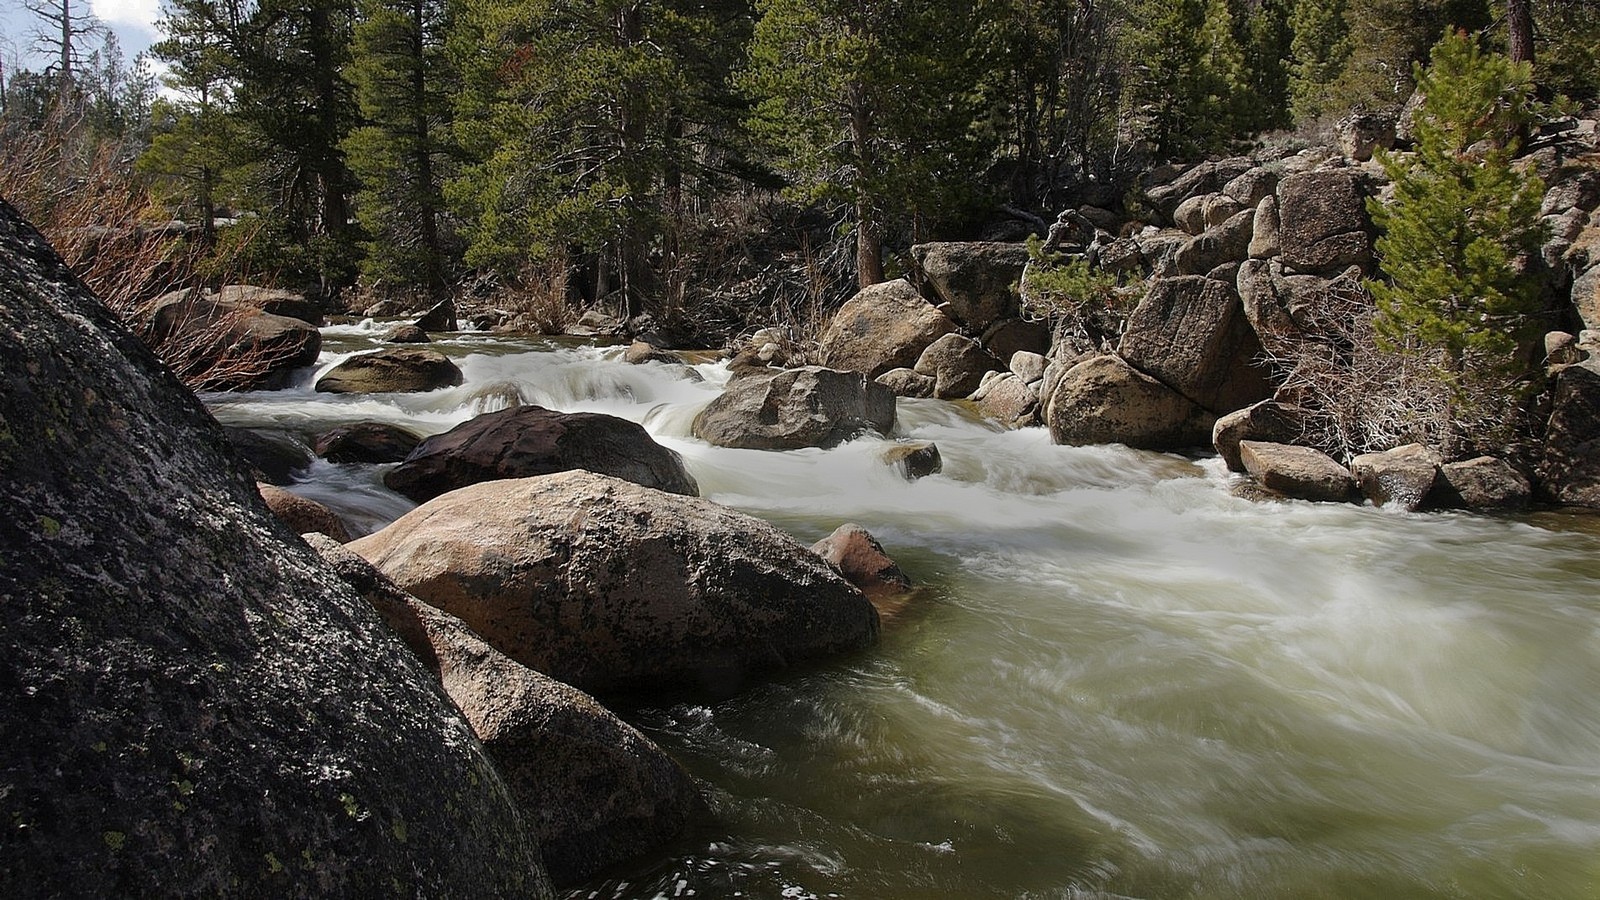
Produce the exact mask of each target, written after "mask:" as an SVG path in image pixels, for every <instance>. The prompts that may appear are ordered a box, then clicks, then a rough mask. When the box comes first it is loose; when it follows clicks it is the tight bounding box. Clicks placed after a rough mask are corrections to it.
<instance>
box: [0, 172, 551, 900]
mask: <svg viewBox="0 0 1600 900" xmlns="http://www.w3.org/2000/svg"><path fill="white" fill-rule="evenodd" d="M0 423H3V424H0V509H4V510H5V515H0V547H3V548H4V550H3V551H0V680H3V682H4V683H5V685H7V688H6V702H5V703H4V704H0V731H3V733H4V734H5V736H6V746H5V751H4V752H3V753H0V784H3V785H5V786H6V787H5V790H4V791H3V792H0V829H3V830H4V838H3V839H0V883H4V884H5V885H6V886H7V887H8V888H10V889H11V891H12V892H13V893H17V892H21V893H25V894H28V895H32V896H41V897H45V896H62V897H106V896H164V895H170V894H173V893H183V894H192V895H206V896H224V895H232V896H273V897H324V896H330V895H334V896H352V897H353V896H388V895H393V894H395V893H415V894H419V895H431V896H444V895H449V894H453V893H455V892H458V891H460V890H461V889H462V886H463V885H471V886H472V890H473V891H475V892H478V893H481V894H483V895H498V896H531V897H547V896H550V888H549V885H548V882H547V880H546V878H545V876H544V872H543V868H542V866H541V864H540V862H539V854H538V849H537V847H536V846H535V844H534V841H533V839H532V836H531V834H530V833H529V832H528V830H527V827H526V824H525V823H524V822H523V820H522V818H521V816H520V815H519V814H518V812H517V809H516V805H515V803H514V801H513V800H512V797H511V794H510V792H509V790H508V789H507V788H506V786H505V783H504V782H503V781H502V780H501V778H500V776H499V775H498V774H497V773H496V771H495V769H494V766H493V764H492V763H491V761H490V759H489V757H488V756H487V755H486V754H485V753H484V751H483V748H482V746H481V745H480V744H479V743H478V742H477V741H476V739H474V738H473V736H472V732H471V730H470V728H468V726H467V723H466V722H465V721H464V720H463V719H462V718H461V715H460V713H459V712H457V711H456V709H455V707H454V706H453V705H452V704H451V703H450V701H449V699H448V698H447V697H445V695H444V692H443V691H442V690H441V689H440V688H439V687H438V685H437V684H436V683H435V682H434V680H433V678H432V676H430V675H429V674H428V672H427V671H426V670H425V669H424V668H423V667H422V666H421V665H420V664H419V663H418V662H417V660H416V659H415V658H414V657H413V656H412V655H411V653H409V652H408V651H407V650H406V648H405V647H404V645H402V644H401V643H400V642H399V641H397V640H396V639H395V638H394V636H393V635H392V634H391V633H390V632H389V631H388V629H386V628H385V627H384V626H383V624H382V622H381V621H380V620H379V618H378V616H377V614H376V613H375V612H373V610H372V609H371V608H370V607H369V606H368V605H367V604H366V603H365V602H364V601H362V600H361V598H360V597H359V596H357V595H356V594H355V593H354V592H353V591H351V590H350V588H349V587H348V586H346V585H345V584H344V583H343V582H342V581H341V580H340V579H339V578H338V576H337V574H335V573H334V572H333V571H332V570H330V569H329V568H328V567H327V565H326V564H325V563H323V561H322V560H321V558H319V557H318V556H317V555H316V554H315V553H313V552H312V551H311V549H310V548H309V547H307V546H306V545H305V544H304V543H303V542H302V541H301V540H300V539H299V538H298V537H297V536H295V535H294V534H292V533H291V532H290V531H289V530H288V528H287V527H285V526H284V525H283V524H282V523H280V522H278V521H277V519H275V518H273V516H272V514H271V513H269V512H268V511H267V508H266V505H265V504H264V503H262V501H261V498H260V496H259V495H258V494H257V493H256V487H255V484H254V483H253V482H252V481H250V480H249V479H248V478H247V477H246V476H245V475H244V474H243V472H242V471H241V470H240V468H239V467H237V466H235V465H234V464H233V463H232V462H231V461H230V460H229V449H228V446H227V444H226V441H225V438H224V437H223V433H222V429H221V428H220V427H219V426H218V425H217V423H216V421H215V420H214V419H212V418H211V417H210V415H208V414H207V413H206V411H205V409H204V408H203V407H201V405H200V403H199V401H197V400H196V399H195V398H194V396H193V395H192V394H191V393H190V392H189V391H188V390H186V389H185V388H184V387H183V386H182V385H181V384H180V383H179V382H178V381H177V380H176V379H174V378H173V377H172V375H171V374H170V373H169V372H168V371H166V370H165V369H163V368H162V367H161V365H160V364H159V363H158V362H157V361H156V359H155V357H154V356H153V355H152V354H151V353H150V351H148V350H147V349H146V348H145V347H144V345H142V344H141V343H140V342H139V341H138V340H136V339H135V338H134V337H133V336H132V335H131V334H130V333H129V332H128V331H127V330H126V329H124V328H123V327H122V325H121V324H120V323H119V322H117V321H116V319H115V317H113V316H112V315H111V314H110V313H109V312H108V311H107V310H106V309H105V307H104V306H103V305H101V304H100V303H99V302H98V301H97V300H95V299H94V298H93V297H92V296H91V295H90V294H89V292H88V290H87V289H86V288H84V287H83V286H82V285H81V284H80V283H79V282H78V281H77V279H76V278H75V277H74V276H73V275H72V274H71V273H70V272H69V271H68V269H67V267H66V266H65V265H64V264H63V263H62V262H61V260H60V259H59V258H57V257H56V256H55V254H54V253H53V252H51V251H50V249H49V247H48V246H47V245H46V244H45V242H44V240H43V239H42V238H41V237H40V236H39V235H38V233H37V232H35V231H34V230H33V229H32V228H31V227H29V226H27V225H26V224H25V223H23V222H22V220H21V219H20V217H19V216H17V214H16V212H15V211H14V210H13V209H12V208H11V207H10V206H9V205H6V204H4V203H0Z"/></svg>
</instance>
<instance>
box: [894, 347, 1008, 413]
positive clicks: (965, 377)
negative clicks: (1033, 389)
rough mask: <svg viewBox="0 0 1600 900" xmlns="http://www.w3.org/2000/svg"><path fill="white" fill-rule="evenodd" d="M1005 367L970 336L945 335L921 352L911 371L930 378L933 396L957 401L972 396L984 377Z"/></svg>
mask: <svg viewBox="0 0 1600 900" xmlns="http://www.w3.org/2000/svg"><path fill="white" fill-rule="evenodd" d="M1004 368H1005V363H1003V362H1001V361H1000V360H998V359H996V358H994V356H992V355H991V354H990V353H989V352H988V351H987V350H984V349H983V346H982V345H981V344H979V343H978V342H977V341H975V340H973V339H972V338H969V337H962V336H961V335H959V334H947V335H945V336H944V337H942V338H939V339H938V340H937V341H934V342H933V343H932V344H930V345H928V349H926V350H924V351H922V355H921V356H919V357H917V364H916V366H915V367H914V371H915V372H916V373H917V374H918V375H926V376H928V377H929V378H932V379H933V396H934V397H936V398H938V399H940V400H960V399H963V398H965V397H970V396H972V392H973V391H976V390H977V389H978V385H980V384H982V383H983V376H984V375H986V374H988V373H990V372H997V371H999V370H1001V369H1004Z"/></svg>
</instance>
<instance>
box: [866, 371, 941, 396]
mask: <svg viewBox="0 0 1600 900" xmlns="http://www.w3.org/2000/svg"><path fill="white" fill-rule="evenodd" d="M873 380H874V381H876V382H877V383H879V384H881V385H883V386H884V387H886V388H888V389H889V390H891V391H893V392H894V395H895V396H896V397H912V398H916V399H926V398H929V397H932V396H933V389H934V386H935V385H936V384H938V381H937V380H935V379H934V378H933V376H931V375H923V374H921V373H919V372H918V371H917V370H915V369H890V370H889V371H887V372H885V373H883V374H882V375H879V376H878V377H877V378H874V379H873Z"/></svg>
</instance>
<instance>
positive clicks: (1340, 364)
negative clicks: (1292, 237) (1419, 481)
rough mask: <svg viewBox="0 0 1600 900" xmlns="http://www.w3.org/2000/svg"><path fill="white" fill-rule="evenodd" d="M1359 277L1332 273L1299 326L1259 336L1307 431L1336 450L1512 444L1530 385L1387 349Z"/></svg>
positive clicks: (1460, 452)
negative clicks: (1466, 378)
mask: <svg viewBox="0 0 1600 900" xmlns="http://www.w3.org/2000/svg"><path fill="white" fill-rule="evenodd" d="M1375 315H1376V307H1375V305H1374V303H1373V300H1372V296H1371V294H1369V293H1368V292H1367V291H1366V290H1365V288H1363V287H1362V286H1361V285H1360V284H1359V283H1355V282H1348V281H1336V282H1334V283H1333V284H1331V285H1330V286H1329V288H1328V290H1327V292H1326V294H1325V295H1324V297H1323V299H1322V302H1321V303H1317V304H1310V305H1308V306H1307V307H1306V308H1305V309H1304V310H1303V311H1302V312H1301V318H1300V320H1299V322H1298V324H1299V328H1297V329H1293V330H1286V332H1285V333H1278V334H1273V333H1270V331H1269V333H1267V334H1263V335H1262V344H1263V346H1264V348H1265V357H1266V362H1267V364H1268V365H1269V366H1271V367H1272V368H1273V369H1274V370H1275V371H1276V372H1277V373H1279V375H1280V376H1281V378H1282V382H1283V384H1282V387H1281V388H1279V390H1278V393H1277V399H1278V400H1280V401H1283V402H1287V403H1292V404H1295V405H1297V406H1300V407H1302V408H1303V409H1305V410H1307V411H1308V412H1309V413H1310V415H1309V416H1308V417H1307V420H1306V433H1305V435H1304V440H1305V442H1306V443H1308V444H1309V445H1311V446H1314V447H1317V448H1318V449H1320V450H1322V451H1324V452H1326V453H1328V454H1329V455H1330V456H1333V457H1334V458H1336V459H1341V460H1344V461H1349V460H1350V459H1351V458H1353V457H1355V456H1357V455H1359V454H1362V453H1370V452H1377V451H1383V450H1390V449H1393V448H1395V447H1398V446H1401V445H1404V444H1409V443H1419V444H1424V445H1426V446H1429V447H1433V448H1435V449H1438V450H1440V451H1441V452H1443V453H1444V454H1445V455H1446V456H1447V457H1449V458H1461V457H1464V456H1468V455H1472V454H1475V453H1480V452H1502V453H1503V452H1506V451H1507V450H1508V449H1514V448H1512V446H1511V445H1513V444H1514V443H1515V440H1516V437H1517V431H1518V423H1519V422H1521V421H1522V420H1523V416H1522V415H1521V414H1520V413H1521V408H1522V398H1523V397H1524V396H1525V395H1526V391H1525V390H1523V389H1522V388H1521V386H1519V385H1516V384H1509V383H1507V384H1501V383H1473V382H1462V381H1459V380H1454V379H1451V378H1448V377H1445V376H1444V374H1443V373H1444V372H1445V371H1446V369H1445V362H1446V361H1445V359H1444V357H1443V355H1442V354H1440V353H1437V352H1430V351H1427V350H1424V349H1422V348H1395V349H1386V348H1385V347H1383V346H1382V345H1381V343H1380V342H1379V340H1378V338H1377V334H1376V332H1375V330H1374V328H1373V319H1374V317H1375Z"/></svg>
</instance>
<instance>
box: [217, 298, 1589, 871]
mask: <svg viewBox="0 0 1600 900" xmlns="http://www.w3.org/2000/svg"><path fill="white" fill-rule="evenodd" d="M382 327H383V326H380V325H377V324H374V323H371V322H366V323H362V324H359V325H342V326H333V327H330V328H328V329H326V330H325V331H324V334H325V336H326V344H325V349H324V351H323V358H322V362H321V364H320V365H319V368H318V371H321V370H325V369H326V368H328V367H329V366H331V365H332V364H333V363H334V362H336V361H337V360H339V359H341V358H343V357H344V356H347V355H348V354H349V353H351V352H355V351H358V350H362V349H368V348H370V347H372V346H375V340H376V336H377V335H378V334H379V333H380V332H381V329H382ZM433 346H434V348H435V349H440V350H443V351H444V352H446V353H448V354H450V355H451V356H452V357H454V358H455V359H456V361H457V363H458V365H460V367H461V368H462V370H463V372H464V373H465V375H466V381H465V384H463V385H462V386H461V387H458V388H451V389H446V390H440V391H435V392H432V393H428V394H418V395H381V396H366V397H361V396H348V395H346V396H331V395H325V394H324V395H319V394H315V393H313V392H312V390H311V388H310V385H311V383H312V380H313V375H314V373H312V372H310V371H308V372H307V373H305V377H304V378H303V379H302V383H301V385H300V386H299V387H297V388H293V389H290V390H286V391H278V392H270V393H254V394H228V395H221V394H219V395H209V396H207V397H206V400H207V401H208V403H209V404H210V406H211V408H212V409H213V411H214V412H215V413H216V415H217V417H218V419H220V420H221V421H222V422H223V424H225V425H242V426H248V427H252V428H261V429H269V430H271V429H281V430H284V431H288V432H292V433H296V434H300V435H309V434H314V433H317V432H320V431H324V430H326V429H328V428H331V427H333V426H335V425H341V424H348V423H354V422H358V421H383V422H390V423H394V424H398V425H403V426H406V427H409V428H412V429H413V430H416V431H418V432H420V433H424V434H431V433H436V432H439V431H443V430H446V429H448V428H450V427H452V426H454V425H456V424H458V423H460V422H462V421H465V420H467V419H469V418H471V417H472V416H474V415H476V414H479V413H482V412H487V411H490V410H494V409H499V408H503V407H504V406H506V405H508V404H509V403H513V402H522V403H534V404H539V405H542V406H547V407H550V408H552V409H559V410H563V411H579V410H584V411H596V412H605V413H610V414H613V415H617V416H621V417H624V418H628V419H631V420H633V421H637V422H640V423H642V424H643V425H644V426H645V427H646V428H647V429H648V430H649V431H650V432H651V434H652V435H654V436H655V438H656V439H657V440H658V441H660V442H661V443H663V444H665V445H666V446H669V447H671V448H673V449H675V450H677V451H678V452H679V453H681V454H683V456H684V458H685V461H686V463H687V465H688V467H689V469H690V471H691V473H692V474H693V475H694V476H695V478H696V479H698V481H699V483H700V487H701V492H702V494H703V495H704V496H706V497H707V498H709V499H712V500H715V501H718V502H721V503H724V504H726V505H728V506H732V507H734V508H737V509H740V510H743V511H745V512H748V513H751V514H753V515H756V516H759V517H761V518H764V519H767V520H769V521H772V522H774V523H775V524H777V525H779V526H780V527H782V528H785V529H787V530H788V531H790V532H791V533H792V534H794V535H795V536H796V537H798V538H799V539H800V540H802V541H804V542H806V543H810V542H812V541H814V540H816V539H818V538H820V537H822V536H823V535H825V534H827V533H828V532H830V531H832V530H833V529H834V528H835V527H836V526H838V525H839V524H841V523H844V522H847V521H853V522H857V523H860V524H861V525H864V526H865V527H866V528H867V529H868V530H870V531H871V532H873V534H874V535H876V536H877V537H878V539H879V540H880V541H881V542H882V543H883V544H884V545H885V547H886V549H888V551H889V552H890V554H891V555H893V556H895V557H896V559H897V560H898V561H899V562H900V564H901V566H902V568H904V569H905V570H906V571H907V572H908V574H910V575H911V576H912V577H913V578H914V579H916V580H917V581H918V582H919V584H921V585H922V589H921V592H920V594H919V596H918V597H917V598H916V601H915V603H913V604H912V606H911V607H910V608H909V609H908V611H907V612H906V613H905V614H904V615H903V616H901V617H900V618H899V619H898V620H897V621H895V622H893V623H892V624H891V625H890V626H889V627H887V628H886V629H885V633H884V639H883V641H882V643H881V644H880V645H879V646H878V647H877V648H875V649H874V650H872V651H871V652H869V653H866V654H862V655H861V656H859V657H856V658H849V659H844V660H839V661H836V662H833V663H830V664H827V665H824V666H819V667H815V668H812V669H808V670H804V671H798V672H789V673H782V674H780V675H779V676H778V677H776V678H775V679H772V680H770V681H767V682H765V683H763V684H760V685H758V686H756V687H754V688H753V689H751V690H748V691H746V692H745V693H743V694H740V695H739V696H737V697H735V698H733V699H731V700H727V701H724V702H720V703H716V704H697V703H690V702H685V703H678V704H674V705H668V706H664V707H658V708H645V709H633V710H626V711H624V714H625V715H626V717H628V718H630V719H631V720H632V721H634V722H635V723H636V724H638V725H640V726H641V727H642V728H644V729H645V730H646V731H647V732H648V733H649V734H650V735H651V736H652V737H654V738H655V739H656V740H657V741H658V742H660V743H661V744H662V745H663V746H664V747H666V748H667V750H668V751H670V752H671V753H673V754H674V755H675V756H677V757H678V758H679V759H680V760H681V761H682V762H684V764H685V765H687V766H688V767H689V768H690V769H691V771H693V772H694V773H695V774H696V775H697V776H699V777H700V778H702V779H703V780H704V781H705V782H706V783H707V784H708V786H709V792H710V795H711V797H712V801H713V805H714V806H715V808H716V811H717V813H718V821H717V822H716V823H715V824H714V825H712V826H711V827H710V828H709V829H708V830H707V831H705V832H702V833H697V834H695V835H692V836H691V837H689V838H687V839H686V840H685V841H683V842H682V843H681V845H680V846H677V847H674V848H671V849H670V850H668V851H666V852H664V853H663V854H661V855H660V856H659V857H657V858H655V859H651V860H644V861H641V862H640V863H639V865H638V866H637V867H635V868H634V869H633V870H631V871H629V872H625V873H617V874H614V875H612V876H610V877H607V878H605V879H602V880H601V881H599V882H596V883H594V884H591V885H588V886H586V887H584V888H583V889H581V890H579V891H576V892H574V893H573V894H572V895H571V896H572V897H594V898H635V897H637V898H646V897H690V896H694V897H713V898H720V897H752V898H768V897H784V898H810V897H818V898H820V897H835V896H837V897H848V898H883V900H889V898H907V900H909V898H974V897H1037V898H1045V897H1148V898H1168V897H1185V898H1217V900H1221V898H1239V897H1301V898H1304V897H1329V898H1333V897H1337V898H1353V897H1372V898H1406V897H1473V898H1493V897H1540V898H1568V897H1570V898H1581V897H1589V898H1592V897H1596V896H1600V591H1597V590H1596V588H1597V586H1600V553H1597V551H1600V537H1596V536H1595V533H1594V532H1596V531H1600V529H1594V528H1592V527H1590V523H1589V522H1588V521H1586V520H1584V519H1582V518H1576V517H1567V516H1542V517H1533V518H1523V519H1497V518H1486V517H1478V516H1468V515H1461V514H1426V515H1408V514H1398V513H1392V512H1388V511H1382V510H1377V509H1373V508H1371V507H1356V506H1338V505H1312V504H1306V503H1282V504H1274V503H1266V504H1255V503H1251V502H1249V501H1246V500H1241V499H1236V498H1234V497H1232V496H1230V495H1229V493H1228V480H1229V476H1228V475H1227V474H1226V473H1225V472H1224V470H1223V468H1222V466H1221V465H1220V463H1218V462H1217V461H1216V460H1214V459H1204V460H1200V461H1198V462H1193V461H1190V460H1187V459H1184V458H1181V457H1177V456H1171V455H1161V454H1153V453H1144V452H1137V451H1130V450H1126V449H1122V448H1116V447H1093V448H1066V447H1056V446H1053V445H1051V443H1050V440H1049V436H1048V434H1047V433H1046V432H1045V431H1044V430H1043V429H1037V428H1036V429H1030V430H1025V431H1011V432H1007V431H1001V430H999V429H997V428H995V427H992V426H990V425H988V424H985V423H984V422H983V421H981V420H979V419H978V418H976V417H975V416H973V415H971V414H970V413H968V412H966V411H965V410H963V409H962V408H961V407H960V406H957V405H953V404H947V403H942V402H939V401H906V400H902V401H901V402H900V422H899V424H898V426H897V428H896V430H895V434H894V435H893V436H892V438H891V440H892V439H915V440H931V441H934V442H935V443H937V444H938V446H939V449H940V451H941V453H942V454H943V458H944V470H943V472H942V473H941V474H939V475H936V476H932V477H929V478H924V479H922V480H920V481H917V482H914V483H913V482H907V481H905V480H903V479H901V478H900V477H899V476H898V475H897V474H896V473H895V472H894V470H892V469H891V468H889V467H887V466H885V465H883V464H881V463H880V462H879V459H878V458H879V456H880V454H881V453H882V452H883V450H884V448H885V446H886V445H887V443H888V441H886V440H885V439H883V438H878V437H875V436H874V437H865V438H862V439H859V440H856V441H853V442H851V443H848V444H846V445H844V446H842V447H839V448H837V449H834V450H827V451H822V450H802V451H794V452H783V453H778V452H764V451H745V450H726V449H720V448H715V447H710V446H707V445H706V444H704V443H702V442H700V441H698V440H695V439H694V438H692V437H691V436H690V434H689V426H690V422H691V421H692V419H693V417H694V414H695V413H696V412H697V411H698V410H699V409H700V408H701V407H703V406H704V405H705V404H706V403H707V402H709V401H710V400H711V399H712V398H713V397H714V396H716V394H717V392H718V391H719V390H720V385H721V383H722V382H723V380H724V379H725V378H726V374H725V373H724V372H722V371H721V370H720V367H719V366H717V365H714V364H709V363H708V364H704V365H700V366H696V367H693V368H692V369H691V368H689V367H671V366H665V365H661V364H655V363H652V364H647V365H643V366H629V365H626V364H624V363H623V362H622V361H621V349H620V348H595V347H586V346H574V345H571V344H566V345H563V344H561V343H559V342H550V341H541V340H536V339H529V340H520V339H507V338H500V337H494V336H488V335H460V336H452V337H450V338H448V339H446V340H443V341H440V342H437V343H435V344H434V345H433ZM384 468H386V467H383V466H370V465H334V464H330V463H326V462H323V461H320V460H318V461H316V462H315V463H313V464H312V465H311V467H310V469H309V470H307V471H305V472H304V473H302V475H301V479H302V480H301V481H300V483H297V484H295V485H292V486H291V489H292V490H294V491H296V492H298V493H301V494H303V495H305V496H309V497H312V498H314V499H317V500H320V501H322V502H324V503H326V504H327V505H329V506H330V507H332V508H333V509H334V510H335V511H337V512H339V513H340V514H341V515H343V516H344V517H345V518H346V520H347V521H348V522H349V523H350V524H351V525H352V526H353V528H354V529H355V530H356V531H358V532H369V531H372V530H375V529H377V528H379V527H381V526H382V525H383V524H385V523H387V522H388V521H390V520H392V519H394V518H395V517H397V516H399V515H400V514H402V513H403V512H405V511H406V510H407V509H409V508H410V507H411V504H410V502H409V501H406V500H405V499H403V498H401V497H399V496H397V495H395V494H393V493H391V492H390V491H388V490H387V489H385V488H384V487H383V486H382V484H381V480H380V479H381V476H382V472H383V470H384Z"/></svg>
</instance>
